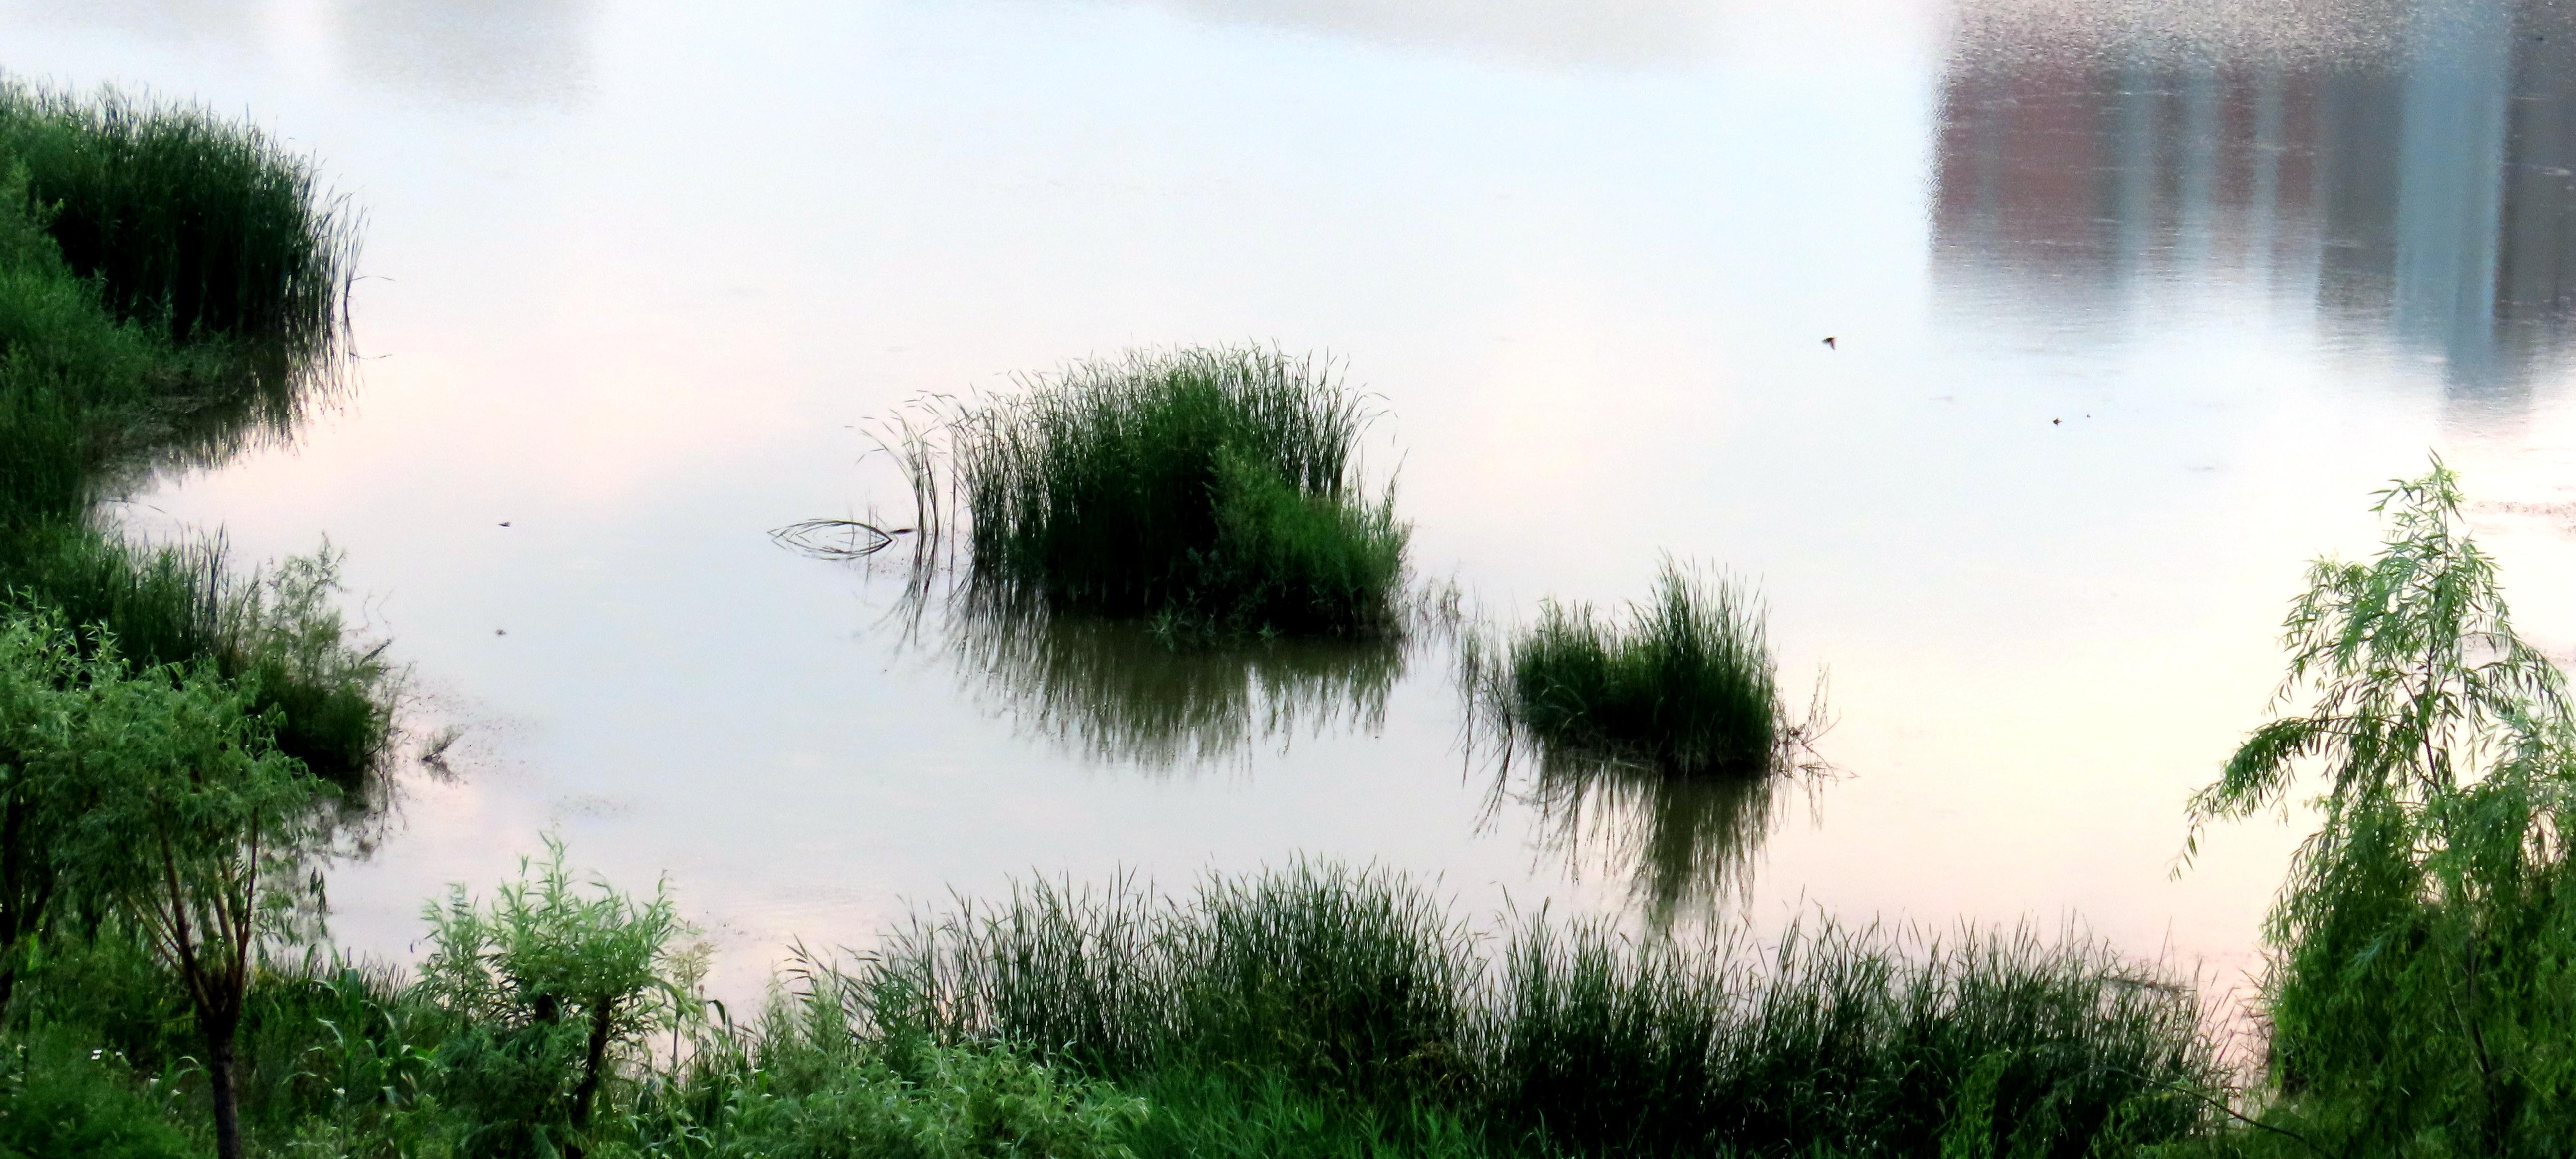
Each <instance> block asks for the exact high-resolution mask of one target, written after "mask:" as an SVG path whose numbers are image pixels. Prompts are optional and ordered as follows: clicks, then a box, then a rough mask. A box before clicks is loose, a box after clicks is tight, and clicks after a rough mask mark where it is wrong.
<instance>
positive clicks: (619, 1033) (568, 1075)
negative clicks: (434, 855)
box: [421, 839, 694, 1156]
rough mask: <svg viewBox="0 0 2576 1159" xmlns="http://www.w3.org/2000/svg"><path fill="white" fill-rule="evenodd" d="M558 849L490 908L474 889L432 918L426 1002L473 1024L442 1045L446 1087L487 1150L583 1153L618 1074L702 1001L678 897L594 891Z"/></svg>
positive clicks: (550, 845) (480, 1148) (603, 886)
mask: <svg viewBox="0 0 2576 1159" xmlns="http://www.w3.org/2000/svg"><path fill="white" fill-rule="evenodd" d="M546 847H547V854H548V855H547V857H546V859H545V860H544V861H543V862H530V861H526V860H523V861H522V862H521V865H520V870H521V877H520V879H519V880H517V881H514V882H510V883H508V884H506V885H504V886H502V887H501V890H500V892H499V893H498V894H497V895H496V896H495V897H494V898H493V900H492V902H491V904H490V905H489V906H488V907H485V906H478V905H476V904H475V903H474V902H473V901H472V900H471V899H470V898H469V897H468V896H467V894H466V892H465V888H464V887H463V886H461V885H460V886H457V887H456V888H455V890H454V892H453V893H452V894H451V895H450V896H449V898H448V900H447V903H446V904H445V905H444V906H439V905H432V906H430V907H429V908H428V909H427V911H426V916H427V918H428V920H429V921H430V923H431V925H432V934H431V937H432V941H433V948H432V950H431V952H430V955H429V959H428V960H427V961H426V962H425V963H423V965H422V967H421V987H422V993H423V994H424V996H426V997H427V998H429V999H430V1000H431V1001H433V1002H435V1003H436V1004H437V1005H438V1006H439V1007H440V1008H442V1009H444V1010H446V1011H447V1012H449V1013H450V1014H451V1015H453V1016H454V1017H455V1018H457V1019H458V1020H459V1021H460V1022H461V1023H463V1025H464V1029H463V1030H462V1031H461V1032H460V1033H458V1034H457V1035H456V1036H455V1037H452V1038H450V1039H448V1040H447V1041H446V1042H445V1043H444V1044H442V1045H441V1046H440V1047H439V1048H438V1062H439V1065H440V1068H441V1071H442V1074H443V1077H442V1080H441V1087H440V1089H441V1091H442V1093H443V1094H444V1096H445V1099H446V1102H447V1103H448V1104H449V1105H450V1106H452V1107H454V1108H456V1110H457V1111H458V1112H459V1113H460V1115H461V1116H462V1119H463V1121H464V1122H466V1123H467V1124H469V1129H468V1130H467V1131H466V1134H465V1140H464V1142H465V1144H466V1146H467V1148H468V1149H469V1150H470V1151H473V1152H475V1153H478V1154H489V1155H496V1156H512V1155H551V1154H553V1153H554V1152H557V1151H561V1152H564V1153H566V1154H578V1152H579V1151H580V1150H581V1149H582V1148H583V1147H584V1146H585V1145H587V1144H588V1143H589V1142H590V1141H591V1135H592V1122H591V1120H592V1116H593V1114H594V1113H595V1112H596V1110H597V1108H598V1106H599V1100H600V1092H601V1089H602V1088H603V1087H604V1086H605V1085H606V1084H607V1083H608V1081H609V1079H610V1078H611V1077H612V1072H613V1068H614V1067H615V1066H616V1065H617V1063H618V1062H620V1061H621V1060H622V1058H623V1056H624V1055H625V1053H626V1052H627V1051H629V1050H631V1049H633V1048H634V1047H636V1046H637V1045H638V1044H639V1043H640V1041H641V1039H642V1038H643V1036H644V1035H645V1034H647V1033H648V1032H650V1031H652V1030H654V1029H657V1028H661V1027H667V1026H669V1025H671V1023H672V1022H673V1020H674V1019H677V1018H680V1017H683V1016H685V1015H687V1014H688V1013H689V1012H690V1011H691V1009H692V1007H693V1005H694V997H693V995H692V994H691V993H690V991H689V984H690V982H691V981H692V979H690V978H689V977H688V976H687V962H686V961H685V960H684V959H683V958H682V957H681V956H680V955H679V950H680V948H681V947H678V946H676V945H674V944H673V943H674V939H675V938H677V937H679V936H680V935H682V934H684V933H686V932H687V927H686V926H684V925H682V924H681V922H680V920H679V918H678V916H677V913H676V911H675V910H674V908H673V905H672V902H671V898H670V894H669V892H668V891H667V890H666V891H663V892H661V893H659V894H657V895H656V896H655V897H654V899H653V900H652V901H650V902H645V903H642V904H638V903H636V902H635V901H634V900H633V899H631V898H628V897H627V896H626V895H624V894H622V893H619V892H617V891H616V890H615V889H613V888H611V887H610V886H609V885H608V884H607V883H606V882H598V883H594V886H593V888H591V889H589V890H583V889H581V888H580V887H577V886H575V885H574V884H573V880H572V875H571V873H570V871H569V870H568V869H566V867H565V864H564V849H563V845H562V844H561V843H560V842H557V841H554V840H552V839H549V840H548V841H547V846H546Z"/></svg>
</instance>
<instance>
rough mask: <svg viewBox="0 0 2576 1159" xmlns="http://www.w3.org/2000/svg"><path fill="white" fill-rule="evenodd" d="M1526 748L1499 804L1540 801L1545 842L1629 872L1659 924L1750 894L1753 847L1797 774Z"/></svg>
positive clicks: (1506, 766)
mask: <svg viewBox="0 0 2576 1159" xmlns="http://www.w3.org/2000/svg"><path fill="white" fill-rule="evenodd" d="M1527 756H1528V757H1529V758H1530V759H1527V760H1522V761H1512V760H1506V761H1504V762H1503V767H1502V768H1501V769H1500V771H1499V772H1498V774H1497V776H1496V777H1495V781H1494V791H1493V797H1492V799H1491V806H1490V810H1491V811H1499V809H1500V807H1501V806H1502V805H1503V804H1504V803H1505V802H1506V801H1518V802H1520V803H1522V804H1524V805H1527V806H1529V807H1531V808H1533V809H1534V810H1535V811H1536V812H1537V814H1538V821H1539V825H1540V831H1541V834H1542V840H1543V842H1544V844H1545V846H1546V847H1547V849H1548V850H1549V851H1550V852H1552V853H1554V854H1557V855H1560V856H1562V857H1563V858H1564V859H1565V863H1566V867H1567V870H1568V872H1569V873H1571V874H1572V875H1573V876H1575V877H1577V878H1581V877H1583V876H1585V875H1587V874H1592V873H1602V874H1607V875H1609V876H1611V877H1614V878H1619V877H1624V878H1626V879H1627V880H1628V896H1629V901H1630V903H1631V904H1632V905H1634V906H1635V907H1636V909H1637V910H1638V912H1639V913H1640V914H1641V915H1642V916H1643V917H1644V919H1645V921H1646V923H1647V925H1648V928H1650V929H1653V930H1657V931H1663V930H1669V929H1671V928H1672V925H1673V923H1674V922H1675V921H1676V920H1684V919H1690V918H1695V917H1705V916H1707V915H1709V914H1711V913H1713V912H1714V911H1716V910H1717V909H1718V908H1720V907H1721V906H1723V905H1724V904H1725V903H1727V902H1729V901H1731V900H1740V899H1744V898H1747V897H1749V896H1750V890H1751V888H1752V884H1753V878H1752V859H1753V855H1754V854H1755V853H1756V852H1757V851H1759V850H1760V848H1761V846H1762V841H1763V839H1764V838H1766V837H1768V836H1770V833H1771V827H1772V825H1773V823H1774V822H1775V821H1776V820H1777V819H1778V817H1779V812H1780V803H1781V798H1782V796H1783V794H1782V792H1781V787H1782V786H1783V785H1784V784H1785V783H1787V782H1788V781H1789V780H1791V778H1787V777H1684V776H1676V775H1674V774H1672V773H1669V772H1666V771H1664V770H1661V769H1656V768H1653V767H1650V766H1646V765H1639V764H1633V763H1628V762H1622V761H1613V760H1604V759H1600V758H1598V757H1593V756H1588V755H1582V754H1573V753H1565V752H1548V751H1543V750H1542V751H1537V752H1533V753H1529V754H1527ZM1514 765H1519V766H1520V767H1521V768H1523V769H1526V770H1528V772H1527V775H1526V776H1520V775H1517V774H1516V773H1515V770H1514V767H1513V766H1514ZM1489 815H1490V812H1489Z"/></svg>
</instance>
